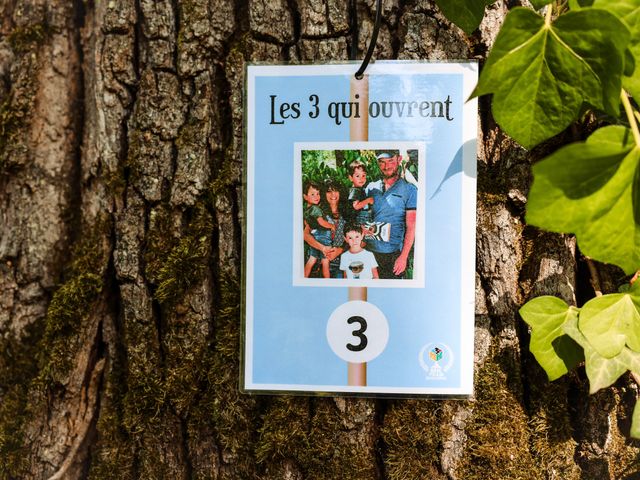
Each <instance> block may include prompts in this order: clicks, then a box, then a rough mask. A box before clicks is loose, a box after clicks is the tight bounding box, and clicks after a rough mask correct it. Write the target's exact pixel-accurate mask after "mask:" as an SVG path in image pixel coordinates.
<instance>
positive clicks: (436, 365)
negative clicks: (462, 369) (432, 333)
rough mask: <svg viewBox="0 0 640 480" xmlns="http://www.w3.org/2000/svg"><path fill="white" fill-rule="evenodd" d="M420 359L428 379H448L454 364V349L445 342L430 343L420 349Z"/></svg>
mask: <svg viewBox="0 0 640 480" xmlns="http://www.w3.org/2000/svg"><path fill="white" fill-rule="evenodd" d="M427 352H429V353H428V355H427ZM418 361H419V362H420V368H422V370H424V371H425V373H426V378H427V380H446V379H447V375H446V374H447V372H448V371H449V370H450V369H451V367H452V366H453V361H454V358H453V351H452V350H451V348H449V346H448V345H446V344H444V343H428V344H426V345H425V346H423V347H422V349H421V350H420V353H419V354H418Z"/></svg>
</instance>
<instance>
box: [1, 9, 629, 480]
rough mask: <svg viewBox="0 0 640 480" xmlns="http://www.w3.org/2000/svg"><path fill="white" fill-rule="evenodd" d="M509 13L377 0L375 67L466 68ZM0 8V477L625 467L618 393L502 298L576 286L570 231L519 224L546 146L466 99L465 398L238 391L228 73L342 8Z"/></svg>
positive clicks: (586, 475)
mask: <svg viewBox="0 0 640 480" xmlns="http://www.w3.org/2000/svg"><path fill="white" fill-rule="evenodd" d="M374 3H375V2H373V0H359V2H358V6H357V8H358V17H359V24H360V40H359V44H358V47H359V50H360V55H361V56H362V52H363V50H364V49H365V48H366V45H367V41H368V38H369V36H370V32H371V30H372V27H373V24H372V19H373V17H374V11H373V8H374ZM512 3H513V2H512ZM514 5H515V3H513V4H505V3H504V2H503V1H502V0H499V1H498V2H497V3H495V4H494V5H493V6H491V7H489V9H488V14H487V16H486V18H485V20H484V22H483V24H482V25H481V27H480V29H479V30H478V31H477V32H476V33H475V34H474V35H473V36H471V37H467V36H466V35H465V34H464V33H463V32H462V31H461V30H459V29H458V28H456V27H455V26H452V25H451V24H449V23H448V22H447V21H446V19H445V18H444V17H443V16H442V15H441V14H440V13H439V12H438V10H437V8H436V7H435V5H434V3H433V2H432V1H430V0H384V2H383V8H384V23H383V26H382V29H381V32H380V36H379V40H378V45H377V49H376V57H377V58H381V59H391V58H401V59H438V60H440V59H460V58H479V59H482V58H484V56H485V55H486V52H487V51H488V49H489V48H490V46H491V43H492V42H493V41H494V39H495V36H496V32H497V30H498V28H499V25H500V24H501V22H502V20H503V19H504V15H505V14H506V11H507V10H508V8H510V7H512V6H514ZM0 7H1V8H0V12H1V20H2V21H1V23H0V478H2V479H10V478H19V479H47V478H51V479H63V478H67V479H76V478H91V479H108V478H114V479H128V478H132V479H133V478H143V479H165V478H167V479H168V478H171V479H183V478H184V479H187V478H197V479H229V480H238V479H251V478H258V479H291V480H298V479H349V480H355V479H363V480H371V479H389V480H396V479H397V480H400V479H403V480H405V479H409V480H411V479H422V478H430V479H451V480H454V479H459V480H472V479H485V478H492V479H496V480H498V479H523V480H533V479H557V480H577V479H585V480H603V479H626V480H632V479H634V478H640V476H639V475H640V474H639V473H638V472H639V471H640V466H639V461H638V455H639V452H640V448H639V447H640V445H639V444H638V442H632V441H630V440H628V437H627V435H628V432H629V419H630V415H631V405H632V400H633V399H634V398H635V396H636V394H637V387H636V386H635V385H634V384H633V383H632V382H631V380H630V379H628V378H622V379H621V380H620V381H619V382H618V383H617V385H616V386H615V388H612V389H608V390H606V391H602V392H600V393H598V394H596V395H593V396H588V395H587V390H588V388H587V382H586V379H585V377H584V373H583V372H581V371H578V372H577V373H573V374H570V375H569V376H566V377H564V378H563V379H560V380H558V381H556V382H553V383H549V382H548V381H547V380H546V378H545V376H544V373H543V372H542V371H541V369H540V367H539V366H538V365H537V364H536V362H535V361H534V360H533V358H532V356H531V355H530V353H528V350H527V347H526V346H527V344H528V331H527V328H526V326H525V325H524V324H523V322H522V321H521V319H520V318H519V317H518V314H517V309H518V307H519V306H520V305H522V304H523V303H524V302H525V301H526V300H527V299H528V298H530V297H531V296H533V295H540V294H556V295H560V296H561V297H563V298H564V299H565V300H567V301H569V302H573V303H575V302H576V301H578V302H582V301H584V300H585V299H586V298H588V297H589V295H591V294H592V290H591V287H590V285H589V283H588V281H587V280H585V272H586V269H585V268H584V265H583V264H582V261H581V260H580V255H579V253H578V252H576V246H575V241H574V240H573V239H572V238H570V237H563V236H558V235H551V234H545V233H542V232H539V231H537V230H535V229H532V228H530V227H526V226H525V225H524V223H523V213H524V207H525V202H526V193H527V189H528V185H529V183H530V164H531V162H533V161H535V160H536V159H538V158H539V157H540V156H541V155H542V153H544V152H537V151H533V152H526V151H524V150H523V149H521V148H520V147H518V146H517V145H515V144H514V143H513V142H512V141H510V140H509V139H508V138H506V137H505V136H504V134H503V133H502V132H500V130H499V129H498V128H497V127H496V125H495V124H494V123H493V120H492V119H491V116H490V113H489V109H488V106H489V105H488V102H487V100H486V99H483V100H481V102H480V105H481V111H480V118H479V120H480V122H479V124H480V131H479V138H480V149H479V184H478V190H479V192H478V230H477V233H478V235H477V237H478V244H477V256H478V261H477V277H476V279H477V282H476V285H477V312H476V313H477V316H476V385H475V390H476V394H475V397H474V398H472V399H470V400H468V401H464V402H462V401H425V400H362V399H359V400H354V399H344V398H337V399H332V398H290V397H259V398H256V397H251V396H244V395H241V394H239V393H238V389H237V385H238V368H239V367H238V363H239V360H238V352H239V332H240V320H239V311H240V309H239V302H240V293H239V292H240V284H239V282H240V257H241V238H242V227H241V226H242V221H243V211H242V185H241V178H242V154H243V150H242V138H241V134H242V113H243V112H242V87H243V65H244V62H245V61H270V62H279V61H285V60H286V61H293V62H323V61H331V60H343V59H347V58H348V51H349V48H350V45H351V41H352V37H351V29H350V23H351V17H350V15H351V12H350V11H349V8H348V2H345V1H343V0H250V1H248V2H247V1H242V0H183V1H177V0H100V1H91V0H90V1H87V2H83V1H81V0H75V1H69V0H66V1H64V0H48V1H47V0H0ZM545 148H547V149H551V148H555V147H554V145H548V146H547V147H545ZM599 268H600V270H601V271H600V273H601V276H602V284H603V288H604V289H605V290H612V289H614V288H615V287H616V286H617V285H616V284H617V283H619V282H620V279H621V277H620V275H618V272H616V271H611V270H605V269H603V268H602V267H599Z"/></svg>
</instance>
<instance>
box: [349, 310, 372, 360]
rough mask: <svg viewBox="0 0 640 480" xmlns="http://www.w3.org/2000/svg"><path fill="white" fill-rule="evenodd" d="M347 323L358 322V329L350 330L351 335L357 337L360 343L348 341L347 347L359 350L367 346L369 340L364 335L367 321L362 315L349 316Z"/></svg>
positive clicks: (353, 350)
mask: <svg viewBox="0 0 640 480" xmlns="http://www.w3.org/2000/svg"><path fill="white" fill-rule="evenodd" d="M347 323H348V324H349V325H351V324H352V323H359V324H360V329H359V330H354V331H353V332H351V335H353V336H354V337H358V338H359V339H360V344H358V345H352V344H350V343H347V348H348V349H349V350H351V351H352V352H360V351H362V350H364V349H365V348H367V343H369V340H368V339H367V337H366V336H365V335H364V332H365V331H366V330H367V321H366V320H365V319H364V318H362V317H358V316H355V317H350V318H349V320H347Z"/></svg>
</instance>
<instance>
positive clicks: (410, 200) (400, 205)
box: [365, 178, 418, 253]
mask: <svg viewBox="0 0 640 480" xmlns="http://www.w3.org/2000/svg"><path fill="white" fill-rule="evenodd" d="M365 192H366V194H367V197H373V221H374V222H383V223H390V224H391V236H390V238H389V241H388V242H383V241H380V240H370V239H367V247H368V248H369V250H372V251H374V252H379V253H394V252H399V251H400V250H402V244H403V243H404V232H405V229H406V224H405V217H406V213H407V210H415V209H416V206H417V198H418V189H417V188H416V187H415V185H412V184H410V183H409V182H407V181H406V180H405V179H403V178H398V180H396V181H395V183H394V184H393V185H391V188H389V189H388V190H386V191H385V189H384V181H383V180H378V181H376V182H371V183H369V184H368V185H367V187H366V189H365Z"/></svg>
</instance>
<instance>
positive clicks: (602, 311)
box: [578, 293, 640, 358]
mask: <svg viewBox="0 0 640 480" xmlns="http://www.w3.org/2000/svg"><path fill="white" fill-rule="evenodd" d="M636 300H637V301H640V298H638V297H636ZM578 326H579V328H580V331H581V332H582V334H583V335H584V336H585V337H586V339H587V340H588V341H589V343H590V344H591V345H592V346H593V348H594V349H595V350H596V351H597V352H598V354H599V355H602V356H603V357H605V358H613V357H615V356H616V355H618V354H619V353H620V352H621V351H622V350H623V348H624V347H625V345H628V346H629V348H631V349H632V350H635V351H636V352H640V313H638V308H637V306H636V304H635V302H634V298H633V297H632V296H631V295H629V294H628V293H613V294H611V295H603V296H601V297H596V298H593V299H591V300H589V301H588V302H587V303H585V305H584V307H582V310H581V312H580V320H579V322H578Z"/></svg>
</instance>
